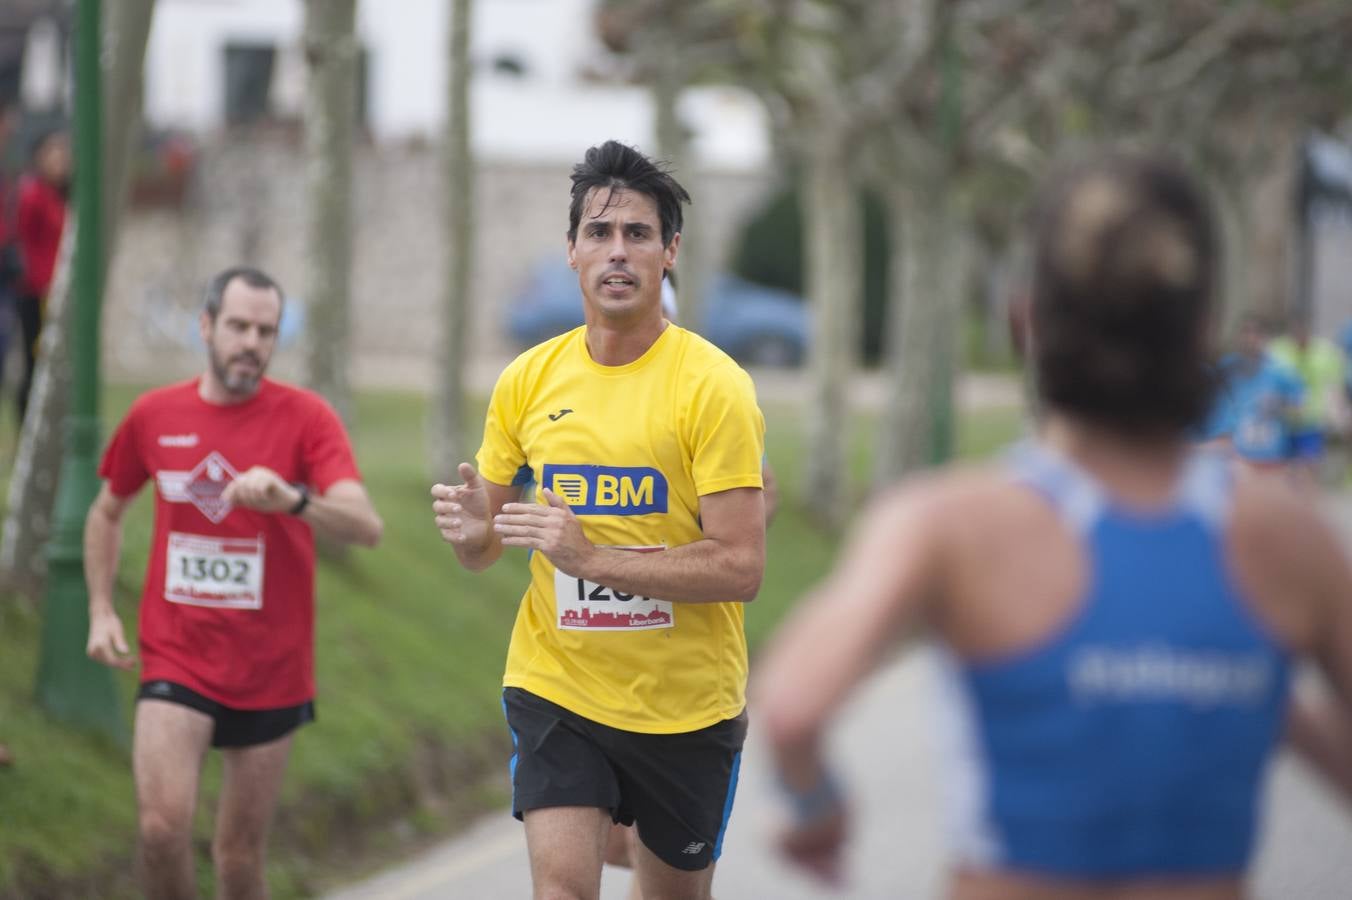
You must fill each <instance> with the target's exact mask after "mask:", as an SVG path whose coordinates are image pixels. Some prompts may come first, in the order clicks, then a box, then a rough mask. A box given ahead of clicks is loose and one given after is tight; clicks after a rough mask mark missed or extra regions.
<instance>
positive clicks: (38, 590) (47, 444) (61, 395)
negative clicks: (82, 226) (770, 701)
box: [0, 0, 155, 598]
mask: <svg viewBox="0 0 1352 900" xmlns="http://www.w3.org/2000/svg"><path fill="white" fill-rule="evenodd" d="M154 11H155V2H154V0H123V2H119V3H111V4H104V6H103V23H102V34H101V36H100V39H101V42H102V48H103V49H102V53H101V54H100V58H101V60H102V63H101V65H102V67H103V103H104V110H105V112H104V116H103V147H104V156H103V191H104V201H103V211H104V225H103V242H104V243H103V260H102V265H101V271H100V274H99V283H100V284H101V285H102V284H103V283H104V282H105V278H106V274H107V271H108V267H109V265H110V264H111V261H112V259H113V256H114V253H115V252H116V243H117V222H118V217H119V215H120V211H121V209H122V206H123V200H124V198H125V197H126V194H127V185H128V183H129V176H130V173H131V165H130V161H131V157H132V150H133V147H135V145H136V142H137V140H138V139H139V136H140V123H141V100H142V94H143V84H142V71H143V69H144V63H145V51H146V41H147V40H148V39H149V36H150V24H151V19H152V17H153V15H154ZM75 231H76V228H75V216H74V215H72V216H70V217H68V219H67V221H66V227H65V230H64V233H63V236H62V240H61V251H60V254H59V256H58V260H57V269H56V276H55V278H54V279H53V281H52V289H51V291H50V293H49V295H48V298H47V317H48V318H47V322H46V325H45V327H44V328H43V330H42V337H41V340H40V341H39V349H38V364H37V369H36V371H35V373H34V380H33V394H32V398H31V399H30V401H29V404H28V415H27V416H26V417H25V418H24V423H23V430H22V432H21V434H20V436H19V449H18V454H17V456H16V457H15V460H14V471H13V474H12V475H11V477H10V484H9V503H8V509H7V511H6V513H5V521H4V526H3V530H2V531H0V572H3V573H4V574H5V580H6V582H7V583H8V585H9V586H11V587H13V588H16V589H17V590H19V591H21V592H22V593H24V594H26V595H27V596H29V597H34V598H35V597H39V596H41V595H42V592H43V590H44V587H45V579H46V573H47V561H46V557H45V555H44V553H43V548H44V547H45V546H46V543H47V538H48V536H49V535H50V534H51V527H52V509H53V504H54V503H55V501H56V488H57V480H58V477H59V475H60V465H61V458H62V451H63V447H64V439H65V435H64V434H63V433H62V426H63V423H64V422H65V417H66V411H67V410H68V408H69V382H70V369H69V366H68V364H67V353H68V349H67V343H68V332H69V322H70V289H71V261H72V259H73V257H74V246H75Z"/></svg>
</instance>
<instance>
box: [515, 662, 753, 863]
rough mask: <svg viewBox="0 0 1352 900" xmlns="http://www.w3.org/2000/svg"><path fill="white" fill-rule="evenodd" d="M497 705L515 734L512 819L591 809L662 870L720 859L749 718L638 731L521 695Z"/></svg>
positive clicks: (518, 689)
mask: <svg viewBox="0 0 1352 900" xmlns="http://www.w3.org/2000/svg"><path fill="white" fill-rule="evenodd" d="M502 705H503V709H504V711H505V712H506V714H507V726H508V727H509V728H510V729H511V731H512V742H513V746H514V747H515V748H516V753H515V754H514V755H513V756H512V762H511V770H512V814H513V815H514V816H516V817H517V818H518V819H520V818H522V815H523V814H524V813H525V812H526V811H527V810H532V809H541V808H544V807H549V806H596V807H600V808H602V809H606V810H609V811H610V815H611V818H612V819H613V820H614V821H616V822H621V823H623V824H625V825H632V824H635V823H637V825H638V836H639V840H641V841H643V844H644V846H646V847H647V848H648V849H649V850H651V851H652V852H653V853H654V854H655V855H656V856H657V857H658V858H659V859H661V860H662V861H663V862H665V863H666V864H667V865H669V866H672V867H674V868H677V869H685V870H688V871H692V872H693V871H699V870H700V869H704V868H707V867H708V866H709V865H710V864H711V863H713V862H715V861H716V860H717V859H718V856H719V854H720V853H721V852H722V849H723V846H722V845H723V833H724V831H725V830H726V829H727V827H728V818H729V816H731V814H732V799H733V795H734V794H735V793H736V792H737V769H738V766H739V765H740V764H741V761H742V743H743V742H744V741H745V740H746V712H745V711H743V712H742V714H741V715H739V716H737V717H736V718H735V719H725V720H724V721H722V722H717V723H715V724H713V725H710V726H709V727H708V728H701V729H700V730H699V731H689V732H684V733H681V734H643V733H641V732H636V731H622V730H620V729H618V728H610V727H609V726H606V725H602V724H600V723H598V722H593V721H592V720H590V719H584V718H583V717H582V716H579V715H577V714H576V713H573V712H570V711H569V710H566V709H564V708H563V707H562V706H559V705H557V704H555V703H551V702H549V701H548V700H545V699H544V698H542V697H537V696H536V695H534V694H532V693H530V692H528V691H523V690H521V689H520V688H506V689H504V690H503V693H502Z"/></svg>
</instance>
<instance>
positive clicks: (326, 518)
mask: <svg viewBox="0 0 1352 900" xmlns="http://www.w3.org/2000/svg"><path fill="white" fill-rule="evenodd" d="M292 490H295V488H292ZM299 499H300V498H299V494H297V500H299ZM294 506H295V501H292V504H291V506H288V507H287V509H291V508H293V507H294ZM300 517H301V518H302V519H304V520H305V521H307V522H309V523H310V525H311V527H313V528H314V529H315V530H316V531H319V532H322V533H324V534H326V535H328V536H329V537H331V538H334V539H336V540H339V541H342V542H343V543H345V544H360V545H362V546H363V547H374V546H375V545H376V544H378V543H380V536H381V533H382V532H383V531H384V530H385V523H384V522H382V521H381V520H380V515H379V514H378V513H377V512H376V510H375V507H374V506H372V505H371V498H370V497H369V496H368V495H367V493H366V488H365V487H364V486H363V485H362V483H361V482H360V481H356V480H354V479H350V478H345V479H343V480H341V481H335V482H334V483H333V484H331V485H329V489H328V490H327V491H325V492H324V493H323V494H322V495H321V496H318V497H311V498H310V502H309V503H307V504H305V509H304V510H302V511H301V514H300Z"/></svg>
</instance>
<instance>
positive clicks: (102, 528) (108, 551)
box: [84, 509, 122, 615]
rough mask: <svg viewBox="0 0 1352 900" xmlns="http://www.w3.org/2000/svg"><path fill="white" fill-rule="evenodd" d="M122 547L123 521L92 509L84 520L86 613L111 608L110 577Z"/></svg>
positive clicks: (110, 609) (111, 581) (111, 590)
mask: <svg viewBox="0 0 1352 900" xmlns="http://www.w3.org/2000/svg"><path fill="white" fill-rule="evenodd" d="M121 550H122V523H121V522H120V521H115V520H111V519H109V518H108V517H107V516H106V515H105V514H104V513H102V512H100V511H99V510H98V509H91V510H90V512H89V515H88V516H87V517H86V519H85V531H84V571H85V587H86V588H87V589H88V591H89V612H90V614H91V615H93V614H94V613H97V612H112V611H113V579H114V578H115V577H116V576H117V561H118V557H119V555H120V554H121Z"/></svg>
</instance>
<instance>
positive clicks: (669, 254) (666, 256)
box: [662, 231, 681, 269]
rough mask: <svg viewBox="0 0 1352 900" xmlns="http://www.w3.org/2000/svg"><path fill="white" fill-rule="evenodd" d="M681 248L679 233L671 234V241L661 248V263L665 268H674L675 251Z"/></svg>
mask: <svg viewBox="0 0 1352 900" xmlns="http://www.w3.org/2000/svg"><path fill="white" fill-rule="evenodd" d="M680 248H681V233H680V232H679V231H678V232H676V233H675V234H673V235H672V236H671V243H669V244H667V245H666V246H665V247H663V248H662V264H663V266H664V267H665V268H667V269H674V268H676V251H678V250H680Z"/></svg>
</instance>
